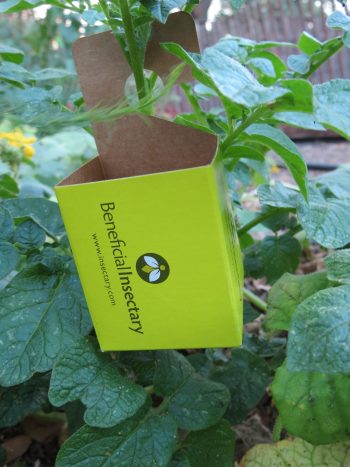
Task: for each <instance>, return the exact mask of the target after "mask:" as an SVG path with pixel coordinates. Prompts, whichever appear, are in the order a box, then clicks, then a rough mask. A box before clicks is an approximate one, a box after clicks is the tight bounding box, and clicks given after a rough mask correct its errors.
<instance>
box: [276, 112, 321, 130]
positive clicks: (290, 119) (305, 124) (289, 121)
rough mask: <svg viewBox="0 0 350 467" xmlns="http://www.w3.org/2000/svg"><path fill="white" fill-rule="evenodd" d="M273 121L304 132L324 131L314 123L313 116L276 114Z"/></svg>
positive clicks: (314, 118) (288, 113)
mask: <svg viewBox="0 0 350 467" xmlns="http://www.w3.org/2000/svg"><path fill="white" fill-rule="evenodd" d="M273 119H274V120H276V121H277V122H279V123H284V124H285V125H289V126H294V127H296V128H302V129H304V130H313V131H325V130H326V129H325V128H324V127H323V126H322V125H321V124H320V123H318V122H317V121H316V116H315V115H314V114H309V113H303V112H276V113H274V114H273Z"/></svg>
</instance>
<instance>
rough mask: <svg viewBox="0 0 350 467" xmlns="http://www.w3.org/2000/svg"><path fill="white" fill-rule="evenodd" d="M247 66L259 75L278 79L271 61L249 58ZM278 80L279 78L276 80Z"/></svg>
mask: <svg viewBox="0 0 350 467" xmlns="http://www.w3.org/2000/svg"><path fill="white" fill-rule="evenodd" d="M246 64H247V65H248V66H250V68H252V69H253V71H255V72H256V73H257V74H259V75H260V74H261V75H265V76H267V77H269V78H276V72H275V69H274V67H273V65H272V63H271V61H270V60H268V59H267V58H262V57H253V58H249V59H248V60H247V61H246ZM276 79H277V78H276Z"/></svg>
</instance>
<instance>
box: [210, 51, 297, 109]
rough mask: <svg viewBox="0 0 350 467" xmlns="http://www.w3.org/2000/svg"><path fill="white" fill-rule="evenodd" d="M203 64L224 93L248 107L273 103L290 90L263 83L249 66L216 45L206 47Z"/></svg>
mask: <svg viewBox="0 0 350 467" xmlns="http://www.w3.org/2000/svg"><path fill="white" fill-rule="evenodd" d="M202 66H203V67H204V68H205V69H206V70H207V71H208V74H209V76H210V77H211V79H212V80H213V82H214V83H215V85H216V87H217V88H218V90H219V91H220V93H221V94H222V95H224V96H225V97H226V98H228V99H230V100H231V101H232V102H234V103H236V104H239V105H243V106H245V107H248V108H253V107H257V106H258V105H261V104H269V103H272V102H274V101H275V100H276V99H278V98H279V97H281V96H283V95H285V94H286V93H287V92H288V90H287V89H282V88H279V87H265V86H263V85H261V84H260V83H259V82H258V81H257V80H256V79H255V78H254V76H253V74H252V73H251V72H250V71H249V70H248V69H247V68H245V67H244V66H243V65H241V64H240V63H239V62H238V61H237V60H235V59H233V58H230V57H228V56H227V55H225V54H223V53H222V52H220V51H219V50H217V49H216V48H215V47H208V48H207V49H205V51H204V54H203V57H202Z"/></svg>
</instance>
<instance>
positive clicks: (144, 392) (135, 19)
mask: <svg viewBox="0 0 350 467" xmlns="http://www.w3.org/2000/svg"><path fill="white" fill-rule="evenodd" d="M43 3H45V4H51V5H54V6H55V7H59V8H65V9H66V10H69V11H70V14H73V15H81V16H82V18H83V19H84V21H85V22H86V23H87V24H90V25H91V26H95V24H96V22H98V21H99V22H101V23H102V24H103V25H104V26H103V27H109V28H111V29H112V30H113V32H114V34H115V36H116V39H117V40H118V41H119V43H120V44H121V46H122V47H123V49H124V51H125V54H126V57H127V59H128V61H129V64H130V66H131V69H132V70H133V73H134V77H135V83H136V88H137V96H138V99H136V101H135V102H134V103H133V104H130V105H129V104H128V103H127V102H125V103H124V102H123V103H121V104H120V105H118V106H117V107H116V108H113V109H104V110H101V111H100V112H99V111H97V110H95V111H92V112H86V111H85V110H84V107H83V99H82V97H81V95H79V94H76V93H74V94H73V95H72V96H67V95H65V92H64V87H62V86H59V85H57V83H60V82H62V80H65V79H74V75H73V74H72V72H71V71H68V70H65V69H61V68H52V67H47V68H44V69H35V70H29V69H27V68H26V67H25V66H24V65H23V63H24V60H25V57H24V53H23V52H22V51H21V50H19V49H17V48H14V47H13V46H8V45H0V58H1V61H0V108H1V109H2V111H3V113H4V120H3V122H2V123H1V127H0V151H1V163H2V165H1V172H0V197H1V203H0V385H1V388H0V396H1V397H0V427H1V428H4V427H12V426H15V425H17V424H18V423H19V422H21V420H23V418H24V417H26V416H27V415H29V414H32V413H37V412H40V413H41V415H43V413H46V414H47V413H48V414H53V415H55V414H56V415H57V414H60V416H63V417H64V420H65V421H66V422H67V424H68V429H69V434H70V436H69V437H68V439H67V440H66V441H65V442H64V443H63V445H62V447H61V449H60V451H59V453H58V456H57V461H56V465H57V466H58V467H68V466H70V467H71V466H79V465H85V466H90V465H91V466H94V467H95V466H99V465H101V466H102V465H115V466H118V467H119V466H127V467H131V466H135V467H142V466H144V467H151V466H172V467H175V466H176V467H180V466H181V467H185V466H191V467H197V466H198V467H203V466H208V467H215V466H218V467H223V466H231V465H232V462H233V458H234V449H235V438H236V437H238V438H239V434H237V435H235V427H237V426H239V425H240V424H241V423H242V422H244V421H245V420H246V419H247V417H248V416H249V414H250V413H251V412H252V410H254V409H255V408H256V407H257V406H259V404H261V401H262V399H263V398H265V399H266V398H267V399H268V400H270V399H269V398H272V400H273V401H274V405H275V407H276V409H277V414H276V413H275V412H274V415H273V419H274V422H275V427H274V430H273V441H279V440H280V439H281V438H287V440H285V441H282V442H279V443H274V444H267V445H258V446H256V447H253V448H252V449H251V450H250V451H249V452H248V453H247V454H246V456H245V457H244V459H243V460H242V464H241V465H247V466H254V465H285V464H284V463H283V462H287V463H288V465H293V466H297V465H315V464H314V462H315V461H314V459H318V460H319V462H320V465H334V466H336V465H347V464H348V463H349V462H350V458H349V454H348V447H349V439H350V411H349V381H350V380H349V374H350V363H349V362H350V350H349V349H350V337H349V336H350V333H349V314H350V312H349V301H350V248H349V245H350V222H349V207H350V183H349V176H350V169H349V168H348V167H346V166H344V167H340V168H338V169H337V170H335V171H333V172H329V173H327V174H325V175H322V176H319V177H316V178H313V179H310V178H309V177H308V173H307V166H306V163H305V161H304V159H303V156H302V154H301V153H300V151H299V149H298V147H297V145H296V144H295V143H294V142H293V141H292V140H291V139H290V138H289V137H288V136H287V134H286V133H285V132H284V130H283V128H285V127H286V126H293V127H298V128H303V129H308V130H310V131H313V130H315V131H325V130H326V129H329V130H332V131H334V132H336V133H338V134H339V135H341V136H342V137H344V138H346V139H350V80H347V79H335V80H332V81H329V82H325V83H322V84H316V85H313V84H312V83H311V81H310V80H309V78H310V77H311V76H312V74H313V73H314V72H315V71H316V70H317V69H318V68H319V67H320V66H322V64H323V63H324V62H326V61H327V60H328V59H329V58H330V57H331V56H332V55H334V54H335V53H337V52H338V51H339V50H340V49H341V48H342V47H347V46H349V43H350V41H349V35H350V18H349V17H347V16H346V15H345V14H343V13H341V12H335V13H333V14H332V15H331V16H329V17H328V19H327V25H328V27H330V28H334V29H336V30H338V31H339V35H338V36H337V37H335V38H332V39H330V40H327V41H325V42H320V41H318V40H317V39H316V38H314V37H312V36H310V35H309V34H307V33H303V34H302V35H301V37H300V39H299V41H298V44H297V45H295V47H297V48H298V50H299V53H298V54H291V55H290V56H289V58H288V61H287V63H285V62H284V61H282V60H281V58H279V57H278V55H276V54H275V53H274V52H273V50H274V47H291V44H289V43H276V42H256V41H253V40H249V39H245V38H239V37H232V36H230V37H225V38H223V39H222V40H220V41H219V42H217V43H216V44H215V45H213V46H211V47H208V48H207V49H206V50H204V51H203V53H202V54H194V53H191V52H190V51H187V50H184V49H183V48H182V47H181V46H180V45H178V44H174V43H164V44H162V47H163V48H164V49H165V50H166V51H167V52H168V53H171V54H174V55H176V56H177V57H178V58H179V59H180V61H181V62H183V63H185V64H187V66H189V67H191V70H192V73H193V77H194V79H195V82H192V83H183V84H182V89H183V92H184V94H185V96H186V97H187V99H188V101H189V104H190V105H191V109H192V110H191V111H190V112H188V113H185V114H179V115H177V116H176V118H175V121H176V122H177V123H179V124H183V125H186V126H190V127H193V128H197V129H199V130H201V131H204V132H209V133H212V134H215V135H217V136H218V138H219V140H220V146H219V156H218V157H220V158H221V161H222V164H224V166H225V168H226V174H227V179H228V182H229V185H230V190H231V195H232V204H233V205H234V206H235V208H236V218H237V224H238V234H239V237H240V242H241V248H242V251H243V255H244V265H245V275H246V277H247V279H248V278H258V279H259V278H264V280H265V282H266V284H268V285H269V286H268V287H267V288H268V289H269V292H268V296H267V301H264V300H263V299H262V298H261V296H258V295H256V294H255V293H254V292H253V291H252V290H250V289H249V288H248V287H247V288H246V289H245V290H244V296H245V299H246V302H245V308H244V322H245V324H247V326H246V329H245V334H244V340H243V345H242V347H241V348H239V349H206V350H203V351H202V350H201V351H197V352H185V351H181V352H179V351H177V350H164V351H148V352H119V353H110V354H109V353H105V354H102V353H101V352H100V350H99V347H98V344H97V341H96V339H95V337H94V333H93V329H92V326H91V322H90V318H89V315H88V312H87V307H86V303H85V300H84V296H83V294H82V290H81V286H80V283H79V279H78V276H77V273H76V269H75V265H74V261H73V258H72V255H71V252H70V248H69V243H68V241H67V237H66V234H65V230H64V226H63V223H62V220H61V217H60V214H59V209H58V207H57V204H56V202H55V201H54V200H53V199H49V198H50V197H51V198H52V191H51V188H50V187H49V186H47V184H50V183H51V184H52V183H54V182H55V181H57V179H55V170H51V171H49V172H48V174H46V175H45V174H44V173H43V171H44V170H46V169H45V168H44V165H45V163H40V170H38V165H37V164H36V163H35V155H34V157H33V158H32V156H33V153H34V149H33V147H32V145H33V144H34V140H35V137H36V138H39V139H40V141H43V142H42V143H41V144H44V147H46V148H48V152H50V151H52V146H50V141H54V144H55V145H57V141H61V142H62V141H67V140H68V139H69V138H70V137H71V136H70V135H72V134H73V133H74V131H75V133H74V135H76V134H77V133H76V132H77V130H76V129H75V130H74V131H73V130H65V129H63V127H65V126H69V125H82V126H84V127H85V126H86V123H87V119H88V118H92V119H104V118H117V117H118V116H120V115H123V114H125V113H132V112H139V113H140V112H144V113H148V114H149V113H151V112H155V110H154V105H153V104H155V103H157V101H158V100H159V98H160V97H162V96H164V95H165V93H166V92H167V91H169V90H170V89H171V87H172V86H173V84H174V81H175V78H177V77H178V71H176V70H175V72H174V73H173V74H172V75H170V77H169V81H168V83H166V85H165V88H163V89H162V90H161V91H159V89H157V88H156V86H155V83H156V79H155V76H154V74H147V73H145V72H144V57H145V50H146V45H147V41H148V39H149V37H150V34H151V30H152V24H153V22H154V21H161V22H164V23H166V20H167V17H168V15H169V14H170V13H171V11H172V10H173V9H174V8H180V9H184V10H186V11H188V12H191V11H192V9H193V8H194V6H195V4H196V3H197V2H195V1H191V0H190V1H185V0H162V1H153V0H145V1H141V2H139V1H134V0H131V1H130V0H129V1H127V0H113V1H108V0H100V1H99V3H98V4H92V3H91V2H89V1H87V2H75V1H70V0H62V1H61V0H60V1H58V0H55V1H52V2H41V1H40V0H39V1H35V2H33V1H31V2H30V3H28V2H26V1H23V0H6V1H5V2H1V3H0V11H1V12H3V13H13V12H18V11H21V10H24V9H27V8H32V7H34V6H38V5H41V4H43ZM213 98H215V99H216V100H215V106H214V105H211V107H210V110H203V109H204V108H208V105H206V106H204V105H203V104H204V103H206V104H207V103H208V102H209V103H210V102H213V101H212V99H213ZM69 131H73V133H70V134H69ZM79 131H81V130H79ZM79 134H80V133H79ZM33 135H36V136H35V137H34V136H33ZM88 136H89V135H88ZM45 138H46V139H45ZM48 138H49V139H48ZM50 138H51V139H50ZM52 138H56V139H54V140H52ZM90 143H91V141H90ZM90 143H89V144H90ZM86 144H87V143H86ZM45 145H46V146H45ZM50 148H51V149H50ZM90 149H91V147H90ZM270 150H272V151H273V152H275V153H276V154H277V155H278V156H279V157H280V159H281V160H282V163H283V164H284V165H285V166H286V167H287V168H288V169H289V171H290V173H291V175H292V177H293V178H294V181H295V183H294V184H292V185H291V184H289V185H287V184H284V183H281V182H275V181H274V180H273V179H272V178H271V177H270V169H271V163H270V162H269V161H270V159H269V155H268V151H270ZM76 155H78V156H79V160H78V161H76V162H75V163H76V164H77V165H79V164H80V163H81V161H82V158H83V155H82V153H79V154H78V153H76ZM48 157H49V156H48ZM23 164H25V166H23ZM28 164H29V166H30V167H29V168H27V166H28ZM41 164H42V165H41ZM71 166H74V163H72V164H70V163H69V167H68V166H67V168H66V172H67V173H68V172H69V170H71V168H72V167H71ZM41 167H43V168H42V169H41ZM28 170H31V171H32V172H31V174H32V175H33V176H34V178H35V179H36V181H37V182H40V183H39V184H38V183H37V185H36V188H35V189H33V188H31V190H29V192H28V190H27V191H26V190H24V189H23V186H24V182H25V178H26V177H27V175H28ZM62 175H63V174H62ZM255 190H256V193H257V196H258V199H259V206H260V208H259V210H258V211H249V210H247V209H246V207H245V203H244V199H245V197H246V196H247V195H248V194H250V195H251V193H252V192H253V191H255ZM33 194H34V196H33ZM257 230H258V231H259V233H263V236H261V235H259V236H256V235H255V234H254V232H256V231H257ZM314 245H318V248H320V249H321V250H322V251H323V253H324V254H323V256H324V257H325V259H324V267H323V268H322V270H320V271H317V272H313V273H310V274H303V275H302V274H294V273H295V271H296V270H297V268H298V266H299V264H300V261H301V258H302V255H303V254H305V252H310V251H311V248H312V246H314ZM213 312H215V310H213ZM252 322H254V323H256V324H258V326H255V327H254V326H251V325H250V326H249V323H250V324H251V323H252ZM291 437H292V438H291ZM294 437H295V439H294ZM5 444H6V443H5ZM323 445H327V446H323ZM1 458H2V459H3V460H4V462H5V458H6V453H5V452H4V450H0V463H1V462H2V461H1ZM281 459H283V461H282V460H281Z"/></svg>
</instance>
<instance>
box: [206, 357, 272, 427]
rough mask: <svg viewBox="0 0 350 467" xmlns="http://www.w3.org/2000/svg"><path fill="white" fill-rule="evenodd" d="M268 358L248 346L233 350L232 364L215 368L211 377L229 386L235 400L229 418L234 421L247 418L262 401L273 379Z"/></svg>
mask: <svg viewBox="0 0 350 467" xmlns="http://www.w3.org/2000/svg"><path fill="white" fill-rule="evenodd" d="M269 374H270V370H269V368H268V366H267V364H266V363H265V360H263V359H262V358H260V357H259V356H257V355H254V354H252V353H250V352H248V351H247V350H244V349H233V351H232V359H231V361H230V362H229V363H228V364H225V365H223V366H217V367H215V368H214V369H213V370H212V372H211V375H210V377H211V379H213V380H214V381H217V382H219V383H222V384H224V385H225V386H227V387H228V388H229V390H230V393H231V403H230V405H229V407H228V410H227V412H226V417H227V418H228V419H229V421H230V422H231V423H233V424H237V423H240V422H241V421H243V420H244V419H245V418H246V416H247V415H248V413H249V412H250V410H252V409H253V408H254V407H255V406H256V405H257V404H258V403H259V401H260V399H261V398H262V397H263V395H264V393H265V389H266V386H267V384H268V381H269Z"/></svg>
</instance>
